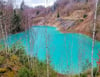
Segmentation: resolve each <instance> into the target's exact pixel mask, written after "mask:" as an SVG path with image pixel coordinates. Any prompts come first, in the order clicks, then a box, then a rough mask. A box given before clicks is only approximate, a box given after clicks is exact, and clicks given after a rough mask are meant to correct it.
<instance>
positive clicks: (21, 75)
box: [18, 67, 32, 77]
mask: <svg viewBox="0 0 100 77" xmlns="http://www.w3.org/2000/svg"><path fill="white" fill-rule="evenodd" d="M18 77H32V73H31V71H30V70H29V69H28V68H26V67H22V68H21V69H20V70H19V71H18Z"/></svg>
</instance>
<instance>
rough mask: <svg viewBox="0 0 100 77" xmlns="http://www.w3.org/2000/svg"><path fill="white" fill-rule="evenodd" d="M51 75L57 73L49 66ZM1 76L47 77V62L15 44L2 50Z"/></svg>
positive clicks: (0, 55) (53, 75)
mask: <svg viewBox="0 0 100 77" xmlns="http://www.w3.org/2000/svg"><path fill="white" fill-rule="evenodd" d="M49 72H50V77H56V76H57V73H56V72H55V71H54V70H53V69H52V67H50V66H49ZM0 77H47V64H46V62H41V61H39V60H37V58H35V57H30V56H28V55H26V53H25V50H24V47H23V46H21V45H18V44H16V45H13V47H11V48H10V49H8V50H7V51H6V49H3V50H2V51H0Z"/></svg>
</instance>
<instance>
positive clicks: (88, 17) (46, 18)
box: [32, 0, 100, 40]
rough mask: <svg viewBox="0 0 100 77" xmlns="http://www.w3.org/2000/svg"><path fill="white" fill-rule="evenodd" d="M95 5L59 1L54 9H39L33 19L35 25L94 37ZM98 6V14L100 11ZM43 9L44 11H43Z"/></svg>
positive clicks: (99, 28)
mask: <svg viewBox="0 0 100 77" xmlns="http://www.w3.org/2000/svg"><path fill="white" fill-rule="evenodd" d="M94 6H95V3H94V2H93V1H92V0H90V1H88V2H72V3H70V2H69V1H68V0H62V1H59V0H58V1H57V2H55V4H54V5H53V6H52V7H47V8H44V9H43V7H41V6H40V7H37V10H36V9H35V12H33V14H34V15H35V14H36V15H35V16H34V17H33V18H32V24H33V25H48V26H55V27H57V30H59V31H61V32H62V33H69V32H71V33H73V32H74V33H82V34H86V35H89V36H91V37H92V31H93V30H92V29H93V22H94V21H93V18H94ZM99 8H100V7H99V4H98V12H99V11H100V10H99ZM41 9H42V10H41ZM99 18H100V16H99V14H98V16H97V29H96V39H97V40H100V36H99V35H100V23H99Z"/></svg>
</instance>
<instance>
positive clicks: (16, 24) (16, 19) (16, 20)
mask: <svg viewBox="0 0 100 77" xmlns="http://www.w3.org/2000/svg"><path fill="white" fill-rule="evenodd" d="M21 31H23V29H22V27H21V17H20V15H19V14H17V13H16V11H15V10H14V13H13V17H12V21H11V33H13V34H14V33H17V32H21Z"/></svg>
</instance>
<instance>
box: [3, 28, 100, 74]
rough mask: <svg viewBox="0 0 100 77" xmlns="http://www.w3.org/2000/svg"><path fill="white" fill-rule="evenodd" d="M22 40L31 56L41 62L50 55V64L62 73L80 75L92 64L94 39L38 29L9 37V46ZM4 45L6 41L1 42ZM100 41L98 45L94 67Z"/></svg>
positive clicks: (95, 50)
mask: <svg viewBox="0 0 100 77" xmlns="http://www.w3.org/2000/svg"><path fill="white" fill-rule="evenodd" d="M17 41H20V42H21V43H22V45H23V46H24V47H25V49H26V52H27V53H28V54H30V55H34V56H36V55H37V58H38V59H39V60H40V61H45V60H46V51H47V52H48V54H49V58H50V65H51V66H52V67H53V68H54V70H55V71H57V72H58V73H62V74H66V73H78V72H81V71H82V69H83V66H84V65H85V64H86V63H87V62H91V51H92V38H90V37H88V36H86V35H82V34H76V33H65V34H63V33H60V32H59V31H57V30H56V28H54V27H48V26H35V27H31V28H30V29H29V30H27V31H26V32H22V33H18V34H14V35H9V36H8V38H7V40H6V43H7V44H8V45H9V46H11V45H13V44H14V43H16V42H17ZM1 43H3V40H2V39H1ZM99 50H100V42H99V41H96V42H95V47H94V67H95V66H96V60H97V56H98V55H97V54H98V51H99Z"/></svg>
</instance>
